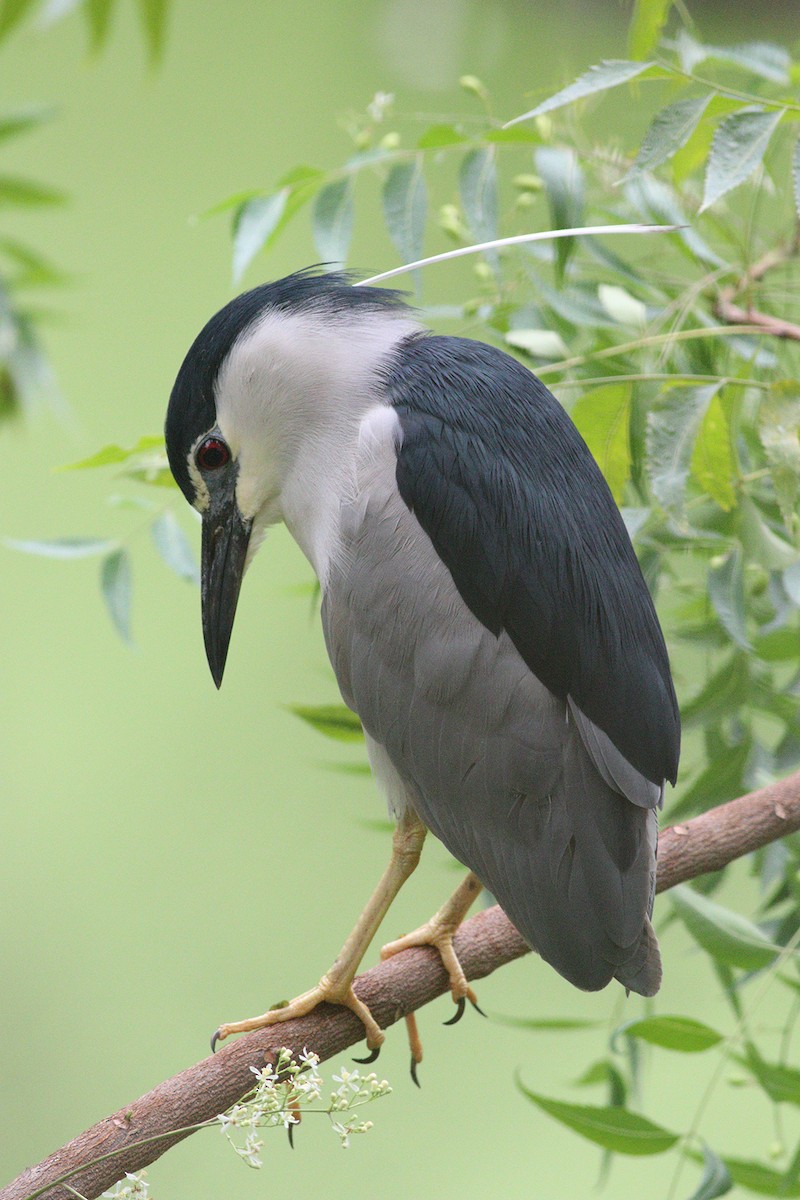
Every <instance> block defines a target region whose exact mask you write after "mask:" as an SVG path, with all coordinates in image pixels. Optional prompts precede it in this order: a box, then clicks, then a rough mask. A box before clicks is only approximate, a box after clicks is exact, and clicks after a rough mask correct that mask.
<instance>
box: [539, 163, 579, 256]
mask: <svg viewBox="0 0 800 1200" xmlns="http://www.w3.org/2000/svg"><path fill="white" fill-rule="evenodd" d="M534 162H535V164H536V170H537V172H538V174H539V176H540V178H541V180H542V183H543V184H544V188H545V192H546V194H547V203H548V207H549V209H550V224H551V226H552V228H553V229H573V228H575V227H576V226H579V225H582V224H583V172H582V171H581V168H580V164H579V163H578V156H577V154H576V153H575V151H574V150H572V149H571V148H567V147H564V146H539V147H538V148H537V149H536V150H535V151H534ZM574 249H575V239H574V238H571V237H569V238H567V237H565V238H559V240H558V241H557V242H556V244H555V254H556V270H557V274H558V278H559V279H563V277H564V272H565V270H566V267H567V263H568V262H569V259H570V257H571V255H572V252H573V250H574Z"/></svg>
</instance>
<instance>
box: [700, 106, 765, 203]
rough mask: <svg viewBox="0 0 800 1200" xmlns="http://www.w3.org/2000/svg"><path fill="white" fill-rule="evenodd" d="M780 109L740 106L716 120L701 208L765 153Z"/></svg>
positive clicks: (748, 172) (737, 180) (741, 177)
mask: <svg viewBox="0 0 800 1200" xmlns="http://www.w3.org/2000/svg"><path fill="white" fill-rule="evenodd" d="M783 112H784V110H783V109H778V110H776V111H774V112H764V111H763V110H762V109H759V108H743V109H741V110H740V111H739V112H736V113H733V114H732V115H731V116H730V117H726V119H725V120H724V121H722V122H721V123H720V124H719V126H718V127H717V130H716V132H715V134H714V140H713V142H712V143H711V153H710V154H709V156H708V163H707V165H706V178H705V187H704V190H703V203H702V204H701V206H700V212H703V211H704V210H705V209H707V208H709V207H710V205H712V204H714V203H716V201H717V200H719V199H721V197H722V196H724V195H726V194H727V193H728V192H729V191H731V189H732V188H735V187H738V185H739V184H740V183H743V182H744V181H745V179H747V178H748V176H749V175H752V173H753V171H755V169H756V167H757V166H758V165H759V163H760V162H761V160H762V158H763V157H764V153H765V151H766V149H767V146H768V145H769V140H770V138H771V137H772V135H773V133H774V132H775V130H776V129H777V128H778V125H779V123H780V119H781V117H782V116H783Z"/></svg>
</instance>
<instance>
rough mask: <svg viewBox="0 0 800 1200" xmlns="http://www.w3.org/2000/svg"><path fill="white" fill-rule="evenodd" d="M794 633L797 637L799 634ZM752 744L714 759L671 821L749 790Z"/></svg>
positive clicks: (672, 810)
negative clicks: (746, 781)
mask: <svg viewBox="0 0 800 1200" xmlns="http://www.w3.org/2000/svg"><path fill="white" fill-rule="evenodd" d="M793 636H795V640H796V635H793ZM690 724H691V722H690ZM750 746H751V742H750V740H749V739H745V740H744V741H743V742H742V743H741V745H739V746H732V747H730V748H728V747H726V748H725V752H724V753H723V754H720V755H718V756H715V757H714V758H712V760H711V762H710V763H709V764H708V766H707V767H706V768H705V769H704V770H703V771H701V772H700V774H699V775H698V776H697V778H696V779H695V781H694V783H692V784H691V786H690V787H688V788H687V789H686V791H685V792H684V793H683V795H682V796H681V798H680V800H677V801H675V802H674V803H672V804H671V805H670V807H669V812H668V813H667V816H666V819H667V820H668V821H669V822H670V824H674V823H675V821H680V820H683V818H684V817H685V816H686V815H687V814H691V813H697V812H706V811H707V810H708V809H709V808H713V807H714V806H715V805H716V804H725V803H727V801H728V800H735V799H736V797H737V796H741V795H742V793H743V792H745V791H746V790H747V789H746V788H745V787H744V784H743V780H744V773H745V769H746V767H747V762H748V759H749V757H750Z"/></svg>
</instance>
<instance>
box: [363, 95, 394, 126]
mask: <svg viewBox="0 0 800 1200" xmlns="http://www.w3.org/2000/svg"><path fill="white" fill-rule="evenodd" d="M393 104H394V93H393V92H376V93H375V95H374V96H373V97H372V99H371V100H370V102H369V104H368V105H367V113H368V114H369V116H370V118H371V119H372V120H373V121H374V122H375V123H376V124H377V123H378V122H379V121H382V120H383V118H384V117H385V116H386V115H387V114H388V112H389V109H390V108H391V107H392V105H393Z"/></svg>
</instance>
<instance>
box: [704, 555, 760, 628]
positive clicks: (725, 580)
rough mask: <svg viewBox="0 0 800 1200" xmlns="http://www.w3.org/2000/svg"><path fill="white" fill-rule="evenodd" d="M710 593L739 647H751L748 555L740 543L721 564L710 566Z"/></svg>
mask: <svg viewBox="0 0 800 1200" xmlns="http://www.w3.org/2000/svg"><path fill="white" fill-rule="evenodd" d="M708 594H709V597H710V599H711V603H712V604H713V605H714V609H715V611H716V614H717V616H718V617H719V620H720V624H721V625H722V627H723V629H724V630H725V631H726V632H727V633H728V634H730V636H731V637H732V638H733V640H734V641H735V642H736V644H737V646H741V647H742V649H743V650H750V649H751V646H750V641H749V639H748V637H747V619H746V615H745V606H746V601H745V594H744V556H743V554H742V547H741V546H740V545H739V544H738V543H737V544H736V545H735V546H733V547H732V548H731V549H730V550H729V551H728V553H727V554H726V555H725V557H724V559H723V560H722V562H721V563H720V564H719V565H718V566H712V567H711V568H710V569H709V572H708Z"/></svg>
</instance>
